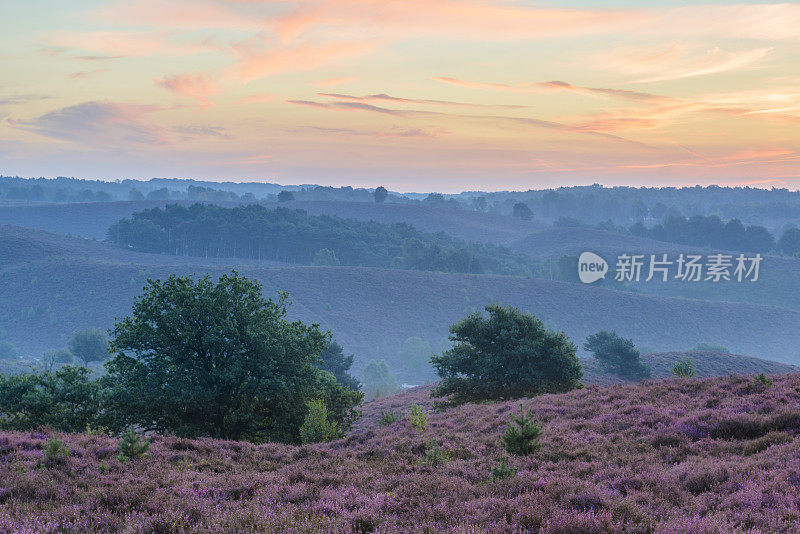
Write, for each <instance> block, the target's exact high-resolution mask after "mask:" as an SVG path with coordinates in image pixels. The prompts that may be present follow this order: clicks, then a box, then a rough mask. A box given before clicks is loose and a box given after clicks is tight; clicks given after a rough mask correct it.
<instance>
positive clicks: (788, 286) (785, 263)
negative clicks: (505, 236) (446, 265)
mask: <svg viewBox="0 0 800 534" xmlns="http://www.w3.org/2000/svg"><path fill="white" fill-rule="evenodd" d="M507 246H508V247H509V248H511V249H512V250H513V251H515V252H519V253H522V254H526V255H528V256H529V257H531V258H534V259H537V260H539V261H541V262H544V261H545V260H546V259H548V258H549V259H551V260H552V265H556V264H557V261H558V258H560V257H561V256H578V255H580V253H581V252H584V251H590V252H595V253H597V254H599V255H600V256H602V257H603V258H604V259H605V260H606V261H608V263H609V267H610V268H611V270H612V271H613V269H614V263H615V261H616V258H617V256H619V255H620V254H622V253H627V254H644V255H645V258H646V260H645V261H649V255H650V254H656V255H660V254H667V255H668V260H672V261H675V260H676V259H677V258H678V255H679V254H700V255H708V254H716V253H720V252H722V253H726V254H732V255H736V254H738V252H732V251H721V250H716V249H714V250H712V249H703V248H698V247H692V246H688V245H680V244H676V243H667V242H665V241H656V240H654V239H647V238H641V237H636V236H632V235H624V234H618V233H614V232H607V231H604V230H595V229H592V228H573V227H569V228H550V229H547V230H544V231H541V232H536V233H534V234H531V235H529V236H526V237H525V238H523V239H519V240H516V241H513V242H510V243H509V244H508V245H507ZM751 255H752V254H747V256H751ZM763 257H764V259H763V261H762V263H761V269H760V273H759V279H758V281H757V282H753V283H751V282H745V283H738V282H735V281H729V282H720V283H711V282H701V283H687V282H682V281H676V280H670V281H668V282H666V283H665V282H661V281H659V280H657V279H656V280H654V281H650V282H645V281H643V280H644V278H645V277H646V275H647V272H646V267H645V269H643V276H642V279H643V280H642V281H641V282H639V283H634V282H626V283H624V284H613V283H612V284H606V283H605V281H600V282H598V284H603V285H606V286H607V287H611V288H614V289H622V290H628V291H636V292H639V293H647V294H652V295H660V296H669V297H683V298H694V299H701V300H714V301H728V302H743V303H751V304H764V305H767V306H782V307H786V308H790V309H793V310H799V311H800V284H798V280H800V258H788V257H779V256H773V255H768V254H765V255H763ZM545 265H546V263H545ZM673 269H674V268H673ZM674 273H675V271H674V270H673V274H674ZM612 275H613V272H612ZM576 282H577V280H576Z"/></svg>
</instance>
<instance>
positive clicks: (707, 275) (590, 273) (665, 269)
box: [578, 252, 764, 284]
mask: <svg viewBox="0 0 800 534" xmlns="http://www.w3.org/2000/svg"><path fill="white" fill-rule="evenodd" d="M645 258H649V261H646V259H645ZM763 259H764V258H763V257H762V256H761V254H754V255H752V256H747V255H745V254H738V255H734V254H707V255H705V256H703V255H701V254H679V255H677V257H675V256H672V257H670V255H669V254H620V255H619V256H617V261H616V265H615V267H616V269H615V273H614V281H616V282H641V281H644V282H649V281H651V280H653V279H654V278H655V279H658V280H660V281H661V282H668V281H670V280H680V281H683V282H722V281H725V282H730V281H735V282H745V281H749V282H756V281H758V277H759V274H760V272H761V262H762V261H763ZM608 270H609V266H608V263H607V262H606V260H604V259H603V258H602V257H600V256H599V255H597V254H595V253H594V252H584V253H582V254H581V255H580V257H579V258H578V278H579V279H580V281H581V282H583V283H584V284H591V283H593V282H596V281H597V280H600V279H601V278H605V277H606V273H607V272H608Z"/></svg>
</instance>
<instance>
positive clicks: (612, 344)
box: [583, 330, 650, 380]
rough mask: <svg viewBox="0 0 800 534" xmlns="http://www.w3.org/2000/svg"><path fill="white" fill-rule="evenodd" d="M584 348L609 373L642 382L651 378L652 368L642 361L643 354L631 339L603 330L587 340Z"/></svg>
mask: <svg viewBox="0 0 800 534" xmlns="http://www.w3.org/2000/svg"><path fill="white" fill-rule="evenodd" d="M583 348H584V349H586V350H587V351H589V352H591V353H593V354H594V357H595V359H596V360H597V361H598V362H600V366H601V367H602V368H603V370H604V371H605V372H607V373H613V374H615V375H617V376H620V377H622V378H627V379H629V380H640V379H642V378H647V377H649V376H650V368H649V367H647V366H646V365H645V364H643V363H642V361H641V354H639V351H638V349H637V348H636V346H635V345H634V343H633V340H631V339H624V338H622V337H620V336H619V335H617V333H616V332H607V331H605V330H601V331H600V332H598V333H596V334H592V335H591V336H589V337H588V338H586V343H584V344H583Z"/></svg>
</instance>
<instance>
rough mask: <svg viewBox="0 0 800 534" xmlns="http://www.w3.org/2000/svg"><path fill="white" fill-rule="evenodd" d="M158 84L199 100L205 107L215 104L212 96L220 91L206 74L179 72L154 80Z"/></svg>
mask: <svg viewBox="0 0 800 534" xmlns="http://www.w3.org/2000/svg"><path fill="white" fill-rule="evenodd" d="M153 81H154V82H155V83H156V85H159V86H160V87H163V88H164V89H167V90H169V91H172V92H173V93H177V94H179V95H182V96H185V97H187V98H192V99H194V100H197V102H199V103H200V105H201V106H202V107H203V108H209V107H211V106H213V105H214V102H213V101H212V100H211V97H212V96H214V95H216V94H217V93H218V92H219V88H218V87H217V84H216V83H214V80H212V79H211V78H209V77H208V76H206V75H205V74H198V75H196V76H192V75H191V74H178V75H175V76H165V77H164V78H163V79H161V80H153Z"/></svg>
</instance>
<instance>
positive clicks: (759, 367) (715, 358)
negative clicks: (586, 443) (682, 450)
mask: <svg viewBox="0 0 800 534" xmlns="http://www.w3.org/2000/svg"><path fill="white" fill-rule="evenodd" d="M684 358H688V359H690V360H692V366H693V367H694V371H695V376H696V377H698V378H706V377H712V376H725V375H733V374H740V375H750V374H758V373H766V374H779V373H795V372H798V371H800V367H796V366H794V365H787V364H785V363H778V362H773V361H769V360H762V359H759V358H751V357H749V356H741V355H739V354H726V353H720V352H712V351H687V352H654V353H650V354H642V362H644V363H645V365H647V366H649V367H650V371H651V373H652V378H653V379H663V378H671V377H672V376H673V375H672V368H673V367H674V366H675V364H676V363H678V361H679V360H681V359H684ZM581 364H582V365H583V375H584V381H585V382H587V383H591V384H603V385H610V384H621V383H624V382H625V381H624V380H622V379H621V378H619V377H616V376H612V375H609V374H606V373H604V372H603V371H602V370H601V369H600V366H599V365H598V362H597V360H595V359H594V358H584V359H582V360H581Z"/></svg>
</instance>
